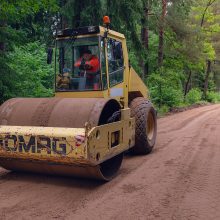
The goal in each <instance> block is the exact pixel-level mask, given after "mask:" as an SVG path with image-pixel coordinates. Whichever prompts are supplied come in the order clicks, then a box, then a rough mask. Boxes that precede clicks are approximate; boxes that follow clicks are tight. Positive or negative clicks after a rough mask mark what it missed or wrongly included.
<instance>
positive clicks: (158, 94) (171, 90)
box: [147, 70, 183, 107]
mask: <svg viewBox="0 0 220 220" xmlns="http://www.w3.org/2000/svg"><path fill="white" fill-rule="evenodd" d="M147 84H148V85H149V88H150V95H151V99H152V101H153V102H154V103H155V104H156V105H157V106H159V107H161V106H163V105H165V106H168V107H176V106H179V105H180V104H181V103H182V102H183V92H182V84H181V76H180V74H177V73H175V72H173V71H171V70H167V71H164V73H161V74H160V73H153V74H151V75H150V77H149V78H148V81H147Z"/></svg>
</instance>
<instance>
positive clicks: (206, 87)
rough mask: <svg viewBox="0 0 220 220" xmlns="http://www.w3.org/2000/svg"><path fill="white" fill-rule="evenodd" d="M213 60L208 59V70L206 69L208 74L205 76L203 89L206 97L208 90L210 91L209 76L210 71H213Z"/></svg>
mask: <svg viewBox="0 0 220 220" xmlns="http://www.w3.org/2000/svg"><path fill="white" fill-rule="evenodd" d="M211 65H212V63H211V61H210V60H208V61H207V70H206V76H205V83H204V91H203V95H204V97H205V98H206V97H207V91H208V85H209V76H210V73H211V70H212V69H211Z"/></svg>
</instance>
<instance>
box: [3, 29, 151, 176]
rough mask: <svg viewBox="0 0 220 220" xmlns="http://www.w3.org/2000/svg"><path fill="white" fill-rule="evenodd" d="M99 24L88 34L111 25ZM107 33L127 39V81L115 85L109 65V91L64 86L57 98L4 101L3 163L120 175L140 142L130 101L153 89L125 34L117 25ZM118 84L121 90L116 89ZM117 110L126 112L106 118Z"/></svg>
mask: <svg viewBox="0 0 220 220" xmlns="http://www.w3.org/2000/svg"><path fill="white" fill-rule="evenodd" d="M99 29H100V32H99V33H98V34H91V35H86V36H87V37H90V36H91V37H93V36H102V37H104V36H105V34H106V28H104V27H99ZM107 34H108V37H111V38H113V39H115V40H117V41H119V42H121V43H122V49H123V56H124V76H123V82H122V83H119V84H117V85H116V86H113V87H111V88H110V86H109V76H108V65H106V68H107V69H106V71H107V85H108V87H107V88H106V89H105V90H103V91H83V92H77V91H76V92H71V91H69V92H65V91H62V92H56V93H55V98H46V99H12V100H9V101H7V102H6V103H4V104H3V105H2V106H1V107H0V166H2V167H4V168H6V169H9V170H18V171H30V172H41V173H49V174H61V175H71V176H72V175H73V176H82V177H92V178H98V179H104V180H110V179H111V178H113V177H114V175H115V174H116V172H117V170H118V169H119V167H120V165H121V161H122V158H123V152H124V151H126V150H128V149H129V148H131V147H133V146H134V144H135V120H134V118H131V116H130V109H129V107H128V106H129V101H130V99H131V98H133V97H135V96H136V97H138V96H141V97H145V98H147V97H148V91H147V88H146V86H145V84H144V83H143V82H142V80H141V79H140V77H139V76H138V74H137V73H136V72H135V71H134V69H133V68H132V67H130V65H129V58H128V52H127V46H126V39H125V36H124V35H122V34H120V33H117V32H115V31H112V30H108V31H107ZM83 37H85V35H83V36H81V35H78V36H77V38H83ZM105 53H106V57H107V51H105ZM106 64H107V59H106ZM117 90H120V95H119V96H115V95H112V94H113V93H114V91H117ZM114 100H115V101H114ZM116 102H117V103H118V104H117V103H116ZM113 110H114V111H120V112H121V119H120V121H116V122H112V123H107V124H106V123H104V122H103V121H105V120H106V117H107V116H106V115H108V114H109V115H110V114H112V112H113ZM111 111H112V112H111Z"/></svg>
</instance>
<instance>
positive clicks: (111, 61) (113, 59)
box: [107, 39, 124, 87]
mask: <svg viewBox="0 0 220 220" xmlns="http://www.w3.org/2000/svg"><path fill="white" fill-rule="evenodd" d="M107 53H108V72H109V83H110V87H112V86H114V85H117V84H119V83H121V82H123V75H124V58H123V50H122V43H121V42H119V41H116V40H114V39H108V45H107Z"/></svg>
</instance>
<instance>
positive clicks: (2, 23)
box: [0, 20, 6, 53]
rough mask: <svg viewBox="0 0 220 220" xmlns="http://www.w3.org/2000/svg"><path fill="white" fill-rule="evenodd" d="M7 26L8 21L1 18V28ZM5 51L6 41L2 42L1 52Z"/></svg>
mask: <svg viewBox="0 0 220 220" xmlns="http://www.w3.org/2000/svg"><path fill="white" fill-rule="evenodd" d="M5 27H6V21H4V20H0V28H1V29H3V28H5ZM4 51H5V42H4V41H1V42H0V52H1V53H3V52H4Z"/></svg>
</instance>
